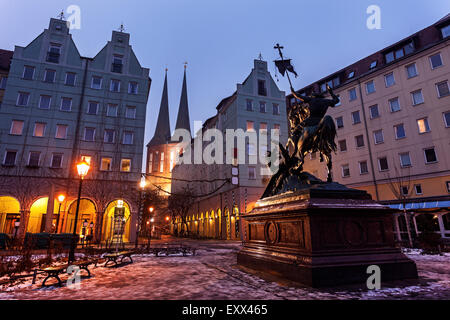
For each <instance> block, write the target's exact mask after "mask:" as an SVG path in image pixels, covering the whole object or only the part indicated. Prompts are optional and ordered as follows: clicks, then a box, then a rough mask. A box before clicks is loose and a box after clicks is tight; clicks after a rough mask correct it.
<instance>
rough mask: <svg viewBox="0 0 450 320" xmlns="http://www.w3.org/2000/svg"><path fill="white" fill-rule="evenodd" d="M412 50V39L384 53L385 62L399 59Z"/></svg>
mask: <svg viewBox="0 0 450 320" xmlns="http://www.w3.org/2000/svg"><path fill="white" fill-rule="evenodd" d="M412 52H414V43H413V42H412V41H410V42H408V43H407V44H406V45H404V46H403V47H401V48H398V49H396V50H393V51H390V52H388V53H386V54H385V56H384V57H385V59H386V63H390V62H392V61H394V60H396V59H400V58H402V57H404V56H406V55H408V54H410V53H412Z"/></svg>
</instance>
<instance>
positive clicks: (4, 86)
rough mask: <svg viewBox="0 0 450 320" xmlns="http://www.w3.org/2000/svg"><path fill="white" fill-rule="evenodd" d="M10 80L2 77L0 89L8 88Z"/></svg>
mask: <svg viewBox="0 0 450 320" xmlns="http://www.w3.org/2000/svg"><path fill="white" fill-rule="evenodd" d="M7 82H8V78H7V77H0V89H3V90H4V89H6V84H7Z"/></svg>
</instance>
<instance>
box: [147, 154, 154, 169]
mask: <svg viewBox="0 0 450 320" xmlns="http://www.w3.org/2000/svg"><path fill="white" fill-rule="evenodd" d="M148 169H149V170H150V172H153V153H150V155H149V157H148Z"/></svg>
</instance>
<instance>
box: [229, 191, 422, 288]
mask: <svg viewBox="0 0 450 320" xmlns="http://www.w3.org/2000/svg"><path fill="white" fill-rule="evenodd" d="M333 186H335V187H333ZM342 187H343V186H341V185H338V184H330V185H327V186H326V187H323V186H321V187H318V188H314V187H311V188H309V189H305V190H301V191H296V192H287V193H285V194H283V195H277V196H274V197H270V198H265V199H262V200H259V201H258V203H257V204H256V207H255V208H254V209H253V210H252V212H251V213H249V214H248V215H246V216H242V219H243V220H244V225H245V231H244V237H245V239H244V241H245V244H244V247H243V249H242V250H241V251H240V252H239V253H238V256H237V261H238V264H239V265H242V266H245V267H248V268H251V269H255V270H259V271H264V272H269V273H271V274H276V275H278V276H281V277H283V278H286V279H289V280H292V281H295V282H299V283H302V284H305V285H308V286H311V287H326V286H336V285H345V284H351V283H366V281H367V279H368V277H369V276H370V274H367V268H368V266H370V265H377V266H379V267H380V269H381V281H390V280H399V279H411V278H417V268H416V265H415V263H414V262H413V261H412V260H410V259H409V258H407V257H406V256H405V255H404V254H403V253H402V252H401V250H400V249H399V248H396V247H395V244H394V234H393V225H392V220H393V219H392V214H393V211H392V210H391V209H390V208H388V207H385V206H383V205H380V204H378V203H376V202H374V201H372V200H371V197H370V195H369V194H367V193H366V192H364V191H359V190H353V189H347V188H345V187H344V188H342Z"/></svg>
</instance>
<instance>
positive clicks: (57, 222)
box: [55, 194, 66, 233]
mask: <svg viewBox="0 0 450 320" xmlns="http://www.w3.org/2000/svg"><path fill="white" fill-rule="evenodd" d="M65 199H66V196H65V195H63V194H60V195H59V196H58V202H59V207H58V218H57V219H56V228H55V233H58V226H59V219H60V215H61V205H62V203H63V202H64V200H65Z"/></svg>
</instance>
